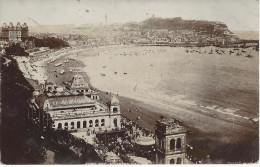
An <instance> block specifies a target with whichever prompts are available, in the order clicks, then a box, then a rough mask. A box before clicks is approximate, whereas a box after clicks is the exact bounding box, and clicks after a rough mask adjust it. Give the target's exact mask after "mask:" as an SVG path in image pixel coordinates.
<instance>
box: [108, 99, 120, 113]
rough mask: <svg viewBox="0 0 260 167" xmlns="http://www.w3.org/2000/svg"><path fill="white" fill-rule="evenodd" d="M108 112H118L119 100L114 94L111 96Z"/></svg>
mask: <svg viewBox="0 0 260 167" xmlns="http://www.w3.org/2000/svg"><path fill="white" fill-rule="evenodd" d="M110 112H111V113H118V114H120V105H119V100H118V99H117V98H116V96H115V95H113V96H112V98H111V105H110Z"/></svg>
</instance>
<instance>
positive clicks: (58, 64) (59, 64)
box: [54, 63, 62, 67]
mask: <svg viewBox="0 0 260 167" xmlns="http://www.w3.org/2000/svg"><path fill="white" fill-rule="evenodd" d="M61 65H62V63H57V64H55V65H54V66H55V67H59V66H61Z"/></svg>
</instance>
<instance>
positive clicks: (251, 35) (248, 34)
mask: <svg viewBox="0 0 260 167" xmlns="http://www.w3.org/2000/svg"><path fill="white" fill-rule="evenodd" d="M232 32H234V33H235V34H236V36H238V37H239V38H240V39H245V40H259V31H239V30H233V31H232Z"/></svg>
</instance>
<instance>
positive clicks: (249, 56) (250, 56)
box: [245, 51, 253, 58]
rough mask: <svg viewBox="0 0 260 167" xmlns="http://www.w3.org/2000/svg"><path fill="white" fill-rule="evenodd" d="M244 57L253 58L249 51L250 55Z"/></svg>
mask: <svg viewBox="0 0 260 167" xmlns="http://www.w3.org/2000/svg"><path fill="white" fill-rule="evenodd" d="M245 57H247V58H253V56H252V55H251V51H250V53H249V54H248V55H246V56H245Z"/></svg>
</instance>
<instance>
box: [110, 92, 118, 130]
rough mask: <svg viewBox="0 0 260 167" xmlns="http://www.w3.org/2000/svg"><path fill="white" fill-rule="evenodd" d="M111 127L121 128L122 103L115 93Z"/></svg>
mask: <svg viewBox="0 0 260 167" xmlns="http://www.w3.org/2000/svg"><path fill="white" fill-rule="evenodd" d="M109 118H110V123H109V124H110V127H111V128H112V129H113V128H117V129H120V128H121V114H120V105H119V100H118V99H117V98H116V96H115V95H113V96H112V98H111V103H110V114H109Z"/></svg>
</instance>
